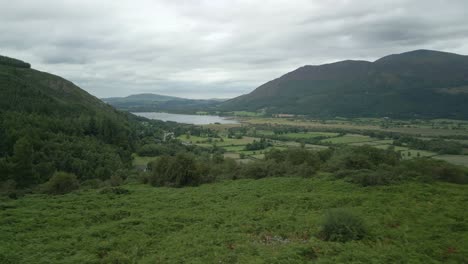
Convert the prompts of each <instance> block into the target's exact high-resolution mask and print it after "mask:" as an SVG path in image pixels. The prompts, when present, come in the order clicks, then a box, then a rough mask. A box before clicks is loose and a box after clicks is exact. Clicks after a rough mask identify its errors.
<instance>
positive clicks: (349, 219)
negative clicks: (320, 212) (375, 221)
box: [320, 209, 368, 242]
mask: <svg viewBox="0 0 468 264" xmlns="http://www.w3.org/2000/svg"><path fill="white" fill-rule="evenodd" d="M367 233H368V231H367V228H366V226H365V224H364V221H363V220H362V219H361V218H360V217H358V216H356V215H355V214H354V213H352V212H351V211H349V210H346V209H333V210H330V211H329V212H327V214H326V215H325V218H324V220H323V223H322V229H321V232H320V237H321V238H323V239H324V240H327V241H336V242H347V241H350V240H360V239H362V238H364V237H365V236H366V235H367Z"/></svg>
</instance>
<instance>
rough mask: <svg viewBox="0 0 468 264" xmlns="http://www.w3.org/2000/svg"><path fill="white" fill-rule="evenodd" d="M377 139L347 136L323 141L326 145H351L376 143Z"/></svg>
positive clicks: (353, 135) (354, 135)
mask: <svg viewBox="0 0 468 264" xmlns="http://www.w3.org/2000/svg"><path fill="white" fill-rule="evenodd" d="M376 140H377V139H374V138H371V137H369V136H364V135H358V134H346V135H344V136H341V137H335V138H327V139H323V140H321V142H324V143H332V144H350V143H362V142H371V141H376Z"/></svg>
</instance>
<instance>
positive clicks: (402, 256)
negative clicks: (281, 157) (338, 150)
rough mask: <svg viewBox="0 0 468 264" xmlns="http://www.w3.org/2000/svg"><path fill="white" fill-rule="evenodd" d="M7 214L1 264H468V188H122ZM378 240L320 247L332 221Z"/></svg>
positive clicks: (12, 207) (284, 183) (11, 205)
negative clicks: (355, 225)
mask: <svg viewBox="0 0 468 264" xmlns="http://www.w3.org/2000/svg"><path fill="white" fill-rule="evenodd" d="M124 188H127V189H128V190H129V191H130V193H129V194H124V195H116V194H111V193H102V192H100V191H99V190H82V191H78V192H74V193H71V194H67V195H64V196H54V197H51V196H46V195H29V196H26V197H24V198H21V199H18V200H2V201H1V203H0V234H1V235H0V262H1V263H38V264H40V263H309V262H314V263H369V261H370V260H371V261H372V263H463V262H464V261H466V259H467V257H468V233H467V232H468V223H467V222H466V219H468V213H467V211H466V210H465V209H466V208H465V205H466V202H468V200H467V199H468V198H467V196H466V193H468V186H462V185H453V184H442V183H437V184H420V183H405V184H401V185H395V186H388V187H372V188H363V187H358V186H356V185H352V184H349V183H345V182H343V181H331V180H326V179H302V178H269V179H263V180H257V181H256V180H238V181H226V182H221V183H215V184H207V185H203V186H200V187H194V188H182V189H169V188H154V187H150V186H147V185H126V186H124ZM332 208H348V209H349V210H352V211H353V212H354V213H356V214H357V215H358V216H359V217H361V218H362V219H363V220H364V221H365V223H366V224H367V226H368V229H369V232H370V234H369V235H368V236H366V237H364V239H362V240H359V241H351V242H346V243H339V242H327V241H323V240H322V239H320V238H319V237H317V236H316V234H318V233H319V231H320V230H319V228H320V223H321V222H322V219H323V217H324V216H325V215H326V213H327V212H328V210H329V209H332Z"/></svg>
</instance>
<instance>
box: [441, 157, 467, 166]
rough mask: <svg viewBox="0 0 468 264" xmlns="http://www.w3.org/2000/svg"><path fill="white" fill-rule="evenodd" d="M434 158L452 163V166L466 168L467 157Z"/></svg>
mask: <svg viewBox="0 0 468 264" xmlns="http://www.w3.org/2000/svg"><path fill="white" fill-rule="evenodd" d="M434 158H436V159H441V160H445V161H447V162H450V163H453V164H457V165H462V166H465V167H468V156H467V155H438V156H435V157H434Z"/></svg>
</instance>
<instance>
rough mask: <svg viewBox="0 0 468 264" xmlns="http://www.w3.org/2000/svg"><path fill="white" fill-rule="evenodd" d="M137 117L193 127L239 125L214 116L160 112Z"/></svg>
mask: <svg viewBox="0 0 468 264" xmlns="http://www.w3.org/2000/svg"><path fill="white" fill-rule="evenodd" d="M133 114H134V115H137V116H142V117H146V118H148V119H156V120H162V121H173V122H177V123H184V124H193V125H207V124H214V123H220V124H238V123H239V122H238V121H237V120H234V119H230V118H226V117H221V116H213V115H182V114H169V113H159V112H146V113H133Z"/></svg>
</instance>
